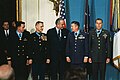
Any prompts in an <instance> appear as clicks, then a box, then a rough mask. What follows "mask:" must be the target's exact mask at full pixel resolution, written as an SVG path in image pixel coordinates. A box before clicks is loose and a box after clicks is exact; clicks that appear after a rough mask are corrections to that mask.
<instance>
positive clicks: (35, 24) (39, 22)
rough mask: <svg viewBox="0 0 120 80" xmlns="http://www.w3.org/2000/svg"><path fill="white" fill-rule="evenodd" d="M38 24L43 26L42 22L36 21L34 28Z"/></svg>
mask: <svg viewBox="0 0 120 80" xmlns="http://www.w3.org/2000/svg"><path fill="white" fill-rule="evenodd" d="M39 23H42V24H43V22H42V21H37V22H36V23H35V26H36V25H37V24H39Z"/></svg>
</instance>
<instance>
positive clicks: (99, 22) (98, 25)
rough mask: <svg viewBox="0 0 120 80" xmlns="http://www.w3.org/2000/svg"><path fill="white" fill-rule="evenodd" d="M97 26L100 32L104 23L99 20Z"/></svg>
mask: <svg viewBox="0 0 120 80" xmlns="http://www.w3.org/2000/svg"><path fill="white" fill-rule="evenodd" d="M95 25H96V29H98V30H100V29H101V28H102V25H103V23H102V21H101V20H97V21H96V24H95Z"/></svg>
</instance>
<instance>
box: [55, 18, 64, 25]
mask: <svg viewBox="0 0 120 80" xmlns="http://www.w3.org/2000/svg"><path fill="white" fill-rule="evenodd" d="M61 20H64V19H62V18H58V19H56V21H55V24H56V25H57V24H58V23H59V22H60V21H61Z"/></svg>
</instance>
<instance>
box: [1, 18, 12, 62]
mask: <svg viewBox="0 0 120 80" xmlns="http://www.w3.org/2000/svg"><path fill="white" fill-rule="evenodd" d="M12 34H13V30H12V29H11V28H10V26H9V22H8V21H7V20H6V21H3V23H2V28H1V30H0V37H1V39H0V40H1V46H2V49H3V52H4V54H5V55H6V57H7V60H8V63H9V64H11V63H10V59H11V58H10V54H9V53H8V49H9V47H10V46H9V45H10V39H11V37H12Z"/></svg>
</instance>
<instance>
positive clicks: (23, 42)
mask: <svg viewBox="0 0 120 80" xmlns="http://www.w3.org/2000/svg"><path fill="white" fill-rule="evenodd" d="M29 39H30V33H29V32H27V31H24V32H23V33H21V34H19V33H18V32H17V31H15V32H14V34H13V36H12V39H11V40H12V41H11V48H10V53H11V58H12V67H13V69H14V71H15V79H16V80H27V78H28V68H27V65H26V62H27V59H28V58H29V50H30V47H29V46H30V45H29V43H30V42H29Z"/></svg>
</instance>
